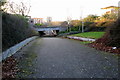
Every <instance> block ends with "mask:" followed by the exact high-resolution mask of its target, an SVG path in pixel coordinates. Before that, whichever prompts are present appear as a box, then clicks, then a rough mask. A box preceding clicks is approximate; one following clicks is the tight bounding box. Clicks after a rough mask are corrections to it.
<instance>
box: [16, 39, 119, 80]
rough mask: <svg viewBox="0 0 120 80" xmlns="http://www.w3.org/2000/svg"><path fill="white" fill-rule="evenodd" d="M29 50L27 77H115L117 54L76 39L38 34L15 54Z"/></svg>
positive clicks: (26, 52)
mask: <svg viewBox="0 0 120 80" xmlns="http://www.w3.org/2000/svg"><path fill="white" fill-rule="evenodd" d="M30 52H33V53H34V54H36V56H37V57H36V58H35V59H34V60H33V63H34V65H33V66H31V68H33V69H32V70H33V74H30V75H28V76H27V78H117V77H118V57H117V56H115V55H113V54H111V53H106V52H102V51H97V50H95V49H94V48H90V47H88V46H86V45H84V44H80V42H79V41H76V40H70V39H63V38H57V37H44V38H38V39H36V40H34V41H32V42H31V43H29V44H28V45H27V46H25V47H24V48H23V49H21V50H20V51H19V52H18V53H17V56H18V54H20V53H21V54H29V53H30Z"/></svg>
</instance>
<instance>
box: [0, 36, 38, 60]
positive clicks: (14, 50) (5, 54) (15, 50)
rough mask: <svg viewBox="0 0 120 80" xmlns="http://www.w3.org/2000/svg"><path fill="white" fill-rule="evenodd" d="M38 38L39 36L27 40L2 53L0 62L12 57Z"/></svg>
mask: <svg viewBox="0 0 120 80" xmlns="http://www.w3.org/2000/svg"><path fill="white" fill-rule="evenodd" d="M36 38H38V36H34V37H30V38H27V39H26V40H24V41H22V42H20V43H18V44H16V45H15V46H12V47H11V48H9V49H7V50H6V51H4V52H2V53H0V62H1V61H2V60H5V59H6V58H7V57H10V56H12V55H13V54H15V53H16V52H17V51H18V50H20V49H21V48H22V47H24V46H25V45H27V44H28V43H29V42H31V41H33V40H34V39H36Z"/></svg>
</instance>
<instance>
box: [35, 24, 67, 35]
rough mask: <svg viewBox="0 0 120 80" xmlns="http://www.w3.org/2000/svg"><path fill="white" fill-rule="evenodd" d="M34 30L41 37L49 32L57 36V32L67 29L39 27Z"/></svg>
mask: <svg viewBox="0 0 120 80" xmlns="http://www.w3.org/2000/svg"><path fill="white" fill-rule="evenodd" d="M34 29H35V30H36V31H38V32H39V35H40V36H43V35H44V34H45V33H44V32H45V31H51V32H53V34H54V35H58V32H60V31H65V30H66V29H67V28H66V27H40V26H37V27H36V26H35V27H34Z"/></svg>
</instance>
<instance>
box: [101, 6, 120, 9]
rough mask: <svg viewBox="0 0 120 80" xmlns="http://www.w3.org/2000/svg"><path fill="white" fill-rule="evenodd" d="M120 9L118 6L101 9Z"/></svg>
mask: <svg viewBox="0 0 120 80" xmlns="http://www.w3.org/2000/svg"><path fill="white" fill-rule="evenodd" d="M118 8H120V7H117V6H108V7H105V8H101V9H118Z"/></svg>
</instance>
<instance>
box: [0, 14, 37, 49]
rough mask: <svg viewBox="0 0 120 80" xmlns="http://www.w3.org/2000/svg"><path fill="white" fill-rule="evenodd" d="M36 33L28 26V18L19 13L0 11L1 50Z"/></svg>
mask: <svg viewBox="0 0 120 80" xmlns="http://www.w3.org/2000/svg"><path fill="white" fill-rule="evenodd" d="M34 35H38V33H37V32H36V31H34V30H33V29H31V28H30V27H29V23H28V19H27V18H25V17H24V16H21V15H16V14H8V13H2V50H3V51H4V50H6V49H8V48H9V47H11V46H13V45H15V44H17V43H19V42H21V41H23V40H25V39H26V38H28V37H31V36H34Z"/></svg>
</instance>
